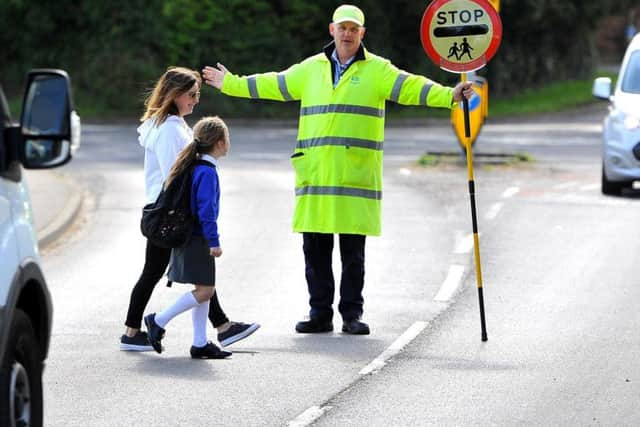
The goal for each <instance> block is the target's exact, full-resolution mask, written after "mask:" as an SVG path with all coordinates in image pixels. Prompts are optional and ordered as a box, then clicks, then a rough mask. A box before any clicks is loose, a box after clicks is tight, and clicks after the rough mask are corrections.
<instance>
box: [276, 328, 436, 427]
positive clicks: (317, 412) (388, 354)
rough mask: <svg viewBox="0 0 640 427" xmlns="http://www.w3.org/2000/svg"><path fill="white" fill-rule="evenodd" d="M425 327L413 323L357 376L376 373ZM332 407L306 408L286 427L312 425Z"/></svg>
mask: <svg viewBox="0 0 640 427" xmlns="http://www.w3.org/2000/svg"><path fill="white" fill-rule="evenodd" d="M426 327H427V322H420V321H418V322H415V323H414V324H413V325H411V326H410V327H409V329H407V330H406V331H404V333H403V334H402V335H400V336H399V337H398V339H396V340H395V341H394V342H393V344H391V345H390V346H389V347H387V349H386V350H385V351H383V352H382V353H381V354H380V356H378V357H376V358H375V359H373V361H372V362H371V363H369V364H368V365H367V366H365V367H364V368H362V369H361V370H360V372H358V374H359V375H360V376H364V375H368V374H370V373H372V372H375V371H377V370H378V369H380V368H382V367H383V366H384V365H386V363H387V361H388V360H389V359H390V358H392V357H393V356H395V355H396V354H398V353H399V352H400V351H401V350H402V349H403V348H404V347H405V346H406V345H407V344H409V343H410V342H411V341H413V340H414V339H415V338H416V337H417V336H418V335H419V334H420V332H422V331H423V330H424V328H426ZM331 408H332V406H330V405H324V406H312V407H310V408H308V409H307V410H306V411H304V412H303V413H301V414H300V415H298V416H297V417H296V418H294V419H293V420H291V421H289V422H288V423H287V426H288V427H306V426H309V425H311V424H313V423H314V422H315V421H316V420H317V419H318V418H320V417H321V416H322V415H324V414H325V412H327V411H328V410H330V409H331Z"/></svg>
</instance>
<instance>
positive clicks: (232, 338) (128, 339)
mask: <svg viewBox="0 0 640 427" xmlns="http://www.w3.org/2000/svg"><path fill="white" fill-rule="evenodd" d="M200 85H201V79H200V75H199V74H198V72H196V71H194V70H190V69H188V68H183V67H171V68H169V69H168V70H167V71H166V72H165V73H164V74H163V75H162V77H160V79H159V80H158V81H157V83H156V84H155V87H154V88H153V91H152V92H151V94H150V95H149V97H148V98H147V99H146V101H145V106H146V110H145V112H144V114H143V116H142V118H141V119H140V120H141V121H142V124H141V125H140V127H139V128H138V133H139V135H140V136H139V138H138V140H139V142H140V145H141V146H142V147H144V177H145V193H146V203H145V204H147V203H152V202H154V201H155V200H156V198H157V197H158V194H159V193H160V189H161V188H162V183H163V182H165V181H166V179H167V177H168V176H169V171H170V169H171V167H172V166H173V164H174V162H175V161H176V157H177V156H178V153H179V152H180V150H182V148H184V147H185V146H186V145H187V144H188V143H189V142H191V141H192V140H193V131H192V130H191V128H190V127H189V125H187V123H186V122H185V120H184V117H185V116H187V115H189V114H191V113H192V112H193V109H194V108H195V106H196V105H197V104H198V102H199V100H200ZM170 255H171V250H170V249H165V248H161V247H159V246H156V245H154V244H153V243H151V242H150V241H147V248H146V253H145V262H144V268H143V270H142V274H141V275H140V278H139V279H138V282H137V283H136V284H135V286H134V288H133V290H132V291H131V298H130V300H129V308H128V311H127V318H126V321H125V326H126V330H125V333H124V334H123V335H122V336H121V337H120V349H121V350H124V351H150V350H153V348H152V347H151V344H150V343H149V339H148V337H147V333H146V332H142V331H140V326H141V323H142V314H143V313H144V309H145V307H146V306H147V304H148V302H149V299H150V298H151V293H152V292H153V288H154V287H155V285H156V283H158V281H159V280H160V279H161V278H162V276H163V275H164V272H165V270H166V269H167V265H168V264H169V257H170ZM209 319H210V320H211V323H212V324H213V327H214V328H216V329H217V330H218V341H220V343H221V344H222V345H224V346H226V345H230V344H232V343H233V342H236V341H238V340H240V339H243V338H245V337H247V336H249V335H251V334H252V333H253V332H255V331H256V330H257V329H258V328H259V327H260V325H259V324H257V323H251V324H247V323H242V322H230V321H229V319H228V318H227V316H226V315H225V313H224V311H223V310H222V307H220V303H219V301H218V296H217V295H214V297H213V298H212V300H211V304H210V310H209Z"/></svg>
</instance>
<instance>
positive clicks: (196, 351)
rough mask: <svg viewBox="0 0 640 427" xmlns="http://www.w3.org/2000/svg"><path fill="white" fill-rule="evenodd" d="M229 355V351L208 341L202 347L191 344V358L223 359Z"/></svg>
mask: <svg viewBox="0 0 640 427" xmlns="http://www.w3.org/2000/svg"><path fill="white" fill-rule="evenodd" d="M229 356H231V352H230V351H224V350H221V349H220V347H218V346H217V345H215V344H214V343H212V342H211V341H209V342H208V343H207V345H205V346H203V347H196V346H193V345H192V346H191V358H192V359H224V358H226V357H229Z"/></svg>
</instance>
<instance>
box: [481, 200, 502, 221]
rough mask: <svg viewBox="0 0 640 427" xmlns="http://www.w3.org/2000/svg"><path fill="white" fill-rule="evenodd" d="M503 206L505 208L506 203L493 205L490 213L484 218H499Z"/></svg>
mask: <svg viewBox="0 0 640 427" xmlns="http://www.w3.org/2000/svg"><path fill="white" fill-rule="evenodd" d="M502 206H504V203H502V202H498V203H494V204H493V205H491V208H489V211H488V212H487V214H486V215H485V216H484V218H485V219H487V220H492V219H495V218H496V217H497V216H498V213H500V210H501V209H502Z"/></svg>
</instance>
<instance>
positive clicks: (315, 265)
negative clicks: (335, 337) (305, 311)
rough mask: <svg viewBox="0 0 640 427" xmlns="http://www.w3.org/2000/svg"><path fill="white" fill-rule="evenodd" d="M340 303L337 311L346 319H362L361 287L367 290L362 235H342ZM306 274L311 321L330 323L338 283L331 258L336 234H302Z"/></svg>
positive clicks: (363, 237)
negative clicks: (328, 321)
mask: <svg viewBox="0 0 640 427" xmlns="http://www.w3.org/2000/svg"><path fill="white" fill-rule="evenodd" d="M339 236H340V259H341V261H342V275H341V277H340V303H339V304H338V311H339V312H340V315H341V316H342V319H343V320H353V319H358V318H360V317H361V316H362V306H363V304H364V298H363V297H362V288H363V287H364V244H365V237H366V236H363V235H359V234H340V235H339ZM302 240H303V250H304V260H305V275H306V278H307V288H308V290H309V305H310V306H311V310H310V312H309V316H310V317H311V318H317V319H326V320H331V319H332V317H333V308H332V305H333V296H334V290H335V282H334V280H333V270H332V268H331V259H332V253H333V234H324V233H302Z"/></svg>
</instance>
